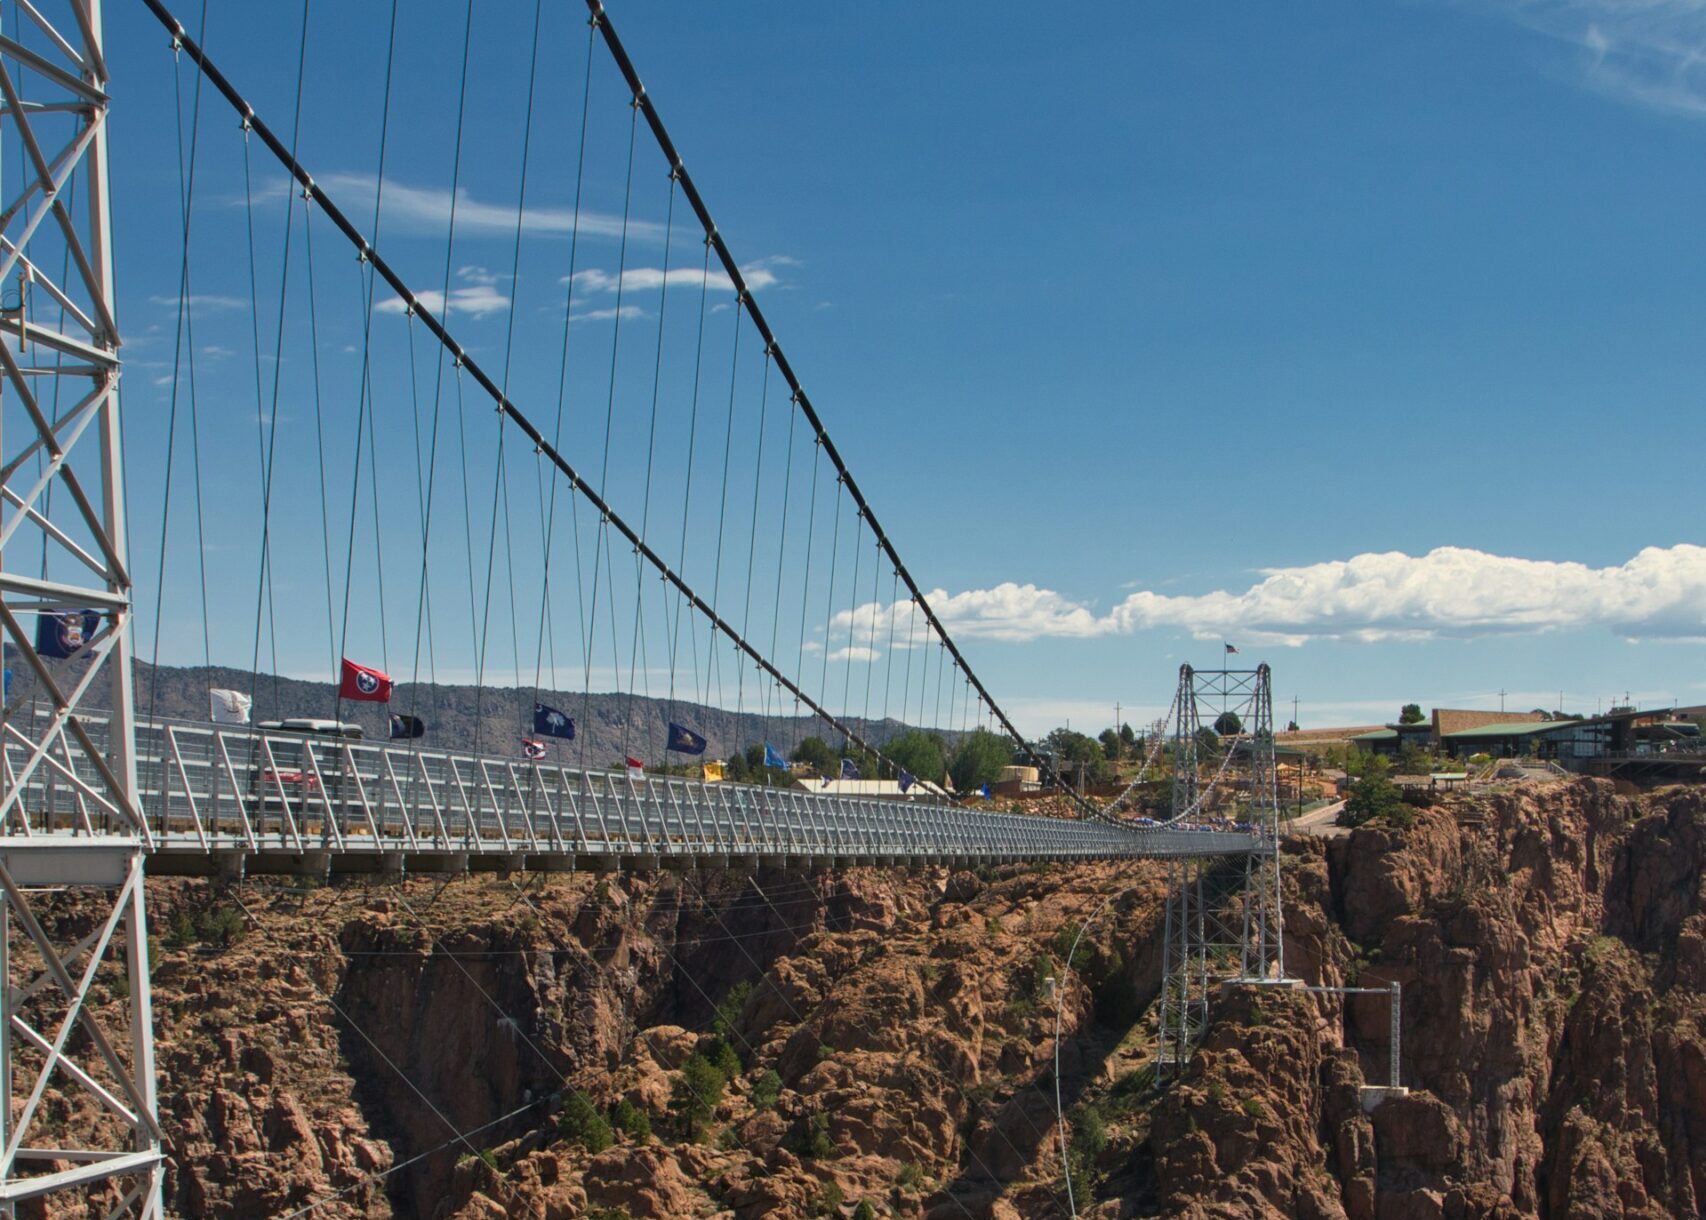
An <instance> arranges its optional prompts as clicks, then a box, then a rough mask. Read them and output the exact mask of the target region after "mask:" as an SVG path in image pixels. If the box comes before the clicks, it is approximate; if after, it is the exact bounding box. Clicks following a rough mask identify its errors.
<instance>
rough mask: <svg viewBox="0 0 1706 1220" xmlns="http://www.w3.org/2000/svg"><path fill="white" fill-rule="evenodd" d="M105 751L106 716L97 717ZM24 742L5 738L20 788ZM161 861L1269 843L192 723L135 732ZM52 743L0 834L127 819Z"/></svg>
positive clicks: (1174, 848) (1002, 850)
mask: <svg viewBox="0 0 1706 1220" xmlns="http://www.w3.org/2000/svg"><path fill="white" fill-rule="evenodd" d="M86 723H87V724H88V728H89V730H90V732H91V734H92V735H93V736H95V738H96V741H97V744H99V743H100V741H101V734H102V733H103V732H104V731H105V725H104V724H103V723H101V722H100V721H98V720H96V719H94V718H90V719H89V720H88V721H87V722H86ZM23 748H24V747H23V746H22V745H21V744H20V743H19V742H15V741H13V740H10V739H9V740H8V741H7V743H6V749H5V754H4V768H3V773H0V782H4V783H5V784H6V786H7V788H8V790H9V789H10V788H11V787H12V786H13V784H14V777H15V776H16V775H17V768H16V766H15V762H16V760H17V759H18V758H19V757H21V754H20V751H21V750H22V749H23ZM136 758H137V775H138V788H139V801H140V805H141V813H142V815H143V818H144V819H145V821H146V823H147V826H148V830H149V833H150V835H151V837H152V840H153V845H152V848H151V854H153V855H155V856H159V855H176V856H184V855H215V854H222V853H240V854H243V855H249V856H253V855H259V854H263V853H272V854H285V855H295V856H304V855H308V854H310V853H331V854H337V855H350V854H368V855H372V854H381V855H392V854H397V853H403V854H406V855H410V856H416V857H419V856H423V855H431V854H437V855H444V854H454V853H472V854H501V855H505V856H516V855H523V856H558V857H586V858H598V857H606V858H628V859H633V860H637V861H645V862H662V861H663V860H664V859H666V858H671V857H760V858H774V857H787V858H796V859H813V860H819V859H821V860H832V859H852V858H868V859H872V860H878V861H882V860H889V861H898V860H908V861H910V860H920V861H931V860H949V859H977V860H1018V859H1098V858H1100V859H1107V858H1144V857H1179V856H1210V855H1216V856H1218V855H1233V854H1241V853H1244V852H1248V851H1253V850H1263V849H1264V848H1271V843H1269V842H1268V841H1267V840H1266V839H1265V838H1264V837H1263V836H1261V835H1259V834H1248V833H1242V832H1237V831H1228V830H1208V829H1197V828H1190V829H1186V828H1172V827H1166V826H1158V827H1141V828H1140V827H1129V826H1119V825H1110V824H1107V823H1104V822H1093V821H1076V820H1066V819H1059V818H1049V817H1038V816H1031V815H1025V814H1013V813H998V812H995V811H993V810H982V809H976V808H968V807H965V806H960V805H955V804H952V803H948V802H944V801H941V800H940V799H938V798H928V797H920V798H914V799H907V798H896V797H882V798H872V797H850V796H844V795H839V794H834V793H816V792H812V791H809V790H806V789H801V788H765V787H757V786H752V785H746V784H733V783H706V782H703V781H700V780H691V779H683V778H678V777H671V776H653V775H643V776H630V775H629V774H627V773H626V772H625V771H608V770H600V769H586V768H578V767H569V766H562V765H556V764H552V763H548V762H534V761H529V760H524V759H518V758H510V757H502V756H497V755H487V754H474V753H456V752H448V751H443V750H429V749H423V748H420V747H419V746H418V744H415V743H406V742H396V743H380V742H368V741H360V740H350V739H343V738H337V737H330V736H322V735H314V734H302V733H288V732H274V731H267V732H261V731H258V730H255V729H253V728H249V727H244V726H219V725H211V724H204V723H192V722H183V721H169V720H163V721H156V722H147V723H142V724H140V725H139V726H138V729H137V748H136ZM76 760H77V754H76V752H75V751H74V750H67V749H63V748H56V749H55V750H54V751H53V754H52V756H51V757H50V759H49V760H48V762H47V764H46V765H44V766H41V767H38V768H37V770H36V772H35V774H34V775H32V776H31V777H30V778H29V780H28V782H27V783H26V784H25V791H24V792H23V794H22V799H21V800H20V801H19V802H18V804H17V807H16V809H15V810H14V814H13V816H12V817H11V818H9V819H8V820H7V823H6V825H5V826H4V828H3V830H4V833H6V834H10V835H24V836H41V835H51V836H56V837H57V836H79V835H89V834H98V833H102V832H104V831H111V830H114V829H117V828H118V827H117V826H116V825H115V823H116V822H117V821H118V819H117V816H116V815H117V813H118V811H117V810H116V809H114V808H113V807H112V806H111V804H110V802H109V801H108V800H107V799H106V798H105V797H104V796H103V795H102V793H101V791H100V789H99V787H98V785H96V784H95V783H94V782H93V777H92V776H91V775H85V774H83V773H82V768H79V766H78V765H77V761H76Z"/></svg>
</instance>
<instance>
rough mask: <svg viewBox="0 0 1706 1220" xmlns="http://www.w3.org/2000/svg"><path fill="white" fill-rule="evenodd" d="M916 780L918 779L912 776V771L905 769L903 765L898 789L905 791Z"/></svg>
mask: <svg viewBox="0 0 1706 1220" xmlns="http://www.w3.org/2000/svg"><path fill="white" fill-rule="evenodd" d="M917 782H918V781H917V780H916V779H914V778H913V777H912V772H910V771H908V770H906V769H905V768H904V767H903V768H901V772H900V790H901V791H902V792H905V791H906V790H907V789H908V788H910V787H912V785H914V784H916V783H917Z"/></svg>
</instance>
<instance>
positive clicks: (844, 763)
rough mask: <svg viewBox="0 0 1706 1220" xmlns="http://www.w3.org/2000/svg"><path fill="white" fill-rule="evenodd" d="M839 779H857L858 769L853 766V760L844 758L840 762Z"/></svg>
mask: <svg viewBox="0 0 1706 1220" xmlns="http://www.w3.org/2000/svg"><path fill="white" fill-rule="evenodd" d="M841 778H842V779H858V778H859V768H858V767H856V766H854V765H853V760H852V759H851V758H844V759H842V760H841Z"/></svg>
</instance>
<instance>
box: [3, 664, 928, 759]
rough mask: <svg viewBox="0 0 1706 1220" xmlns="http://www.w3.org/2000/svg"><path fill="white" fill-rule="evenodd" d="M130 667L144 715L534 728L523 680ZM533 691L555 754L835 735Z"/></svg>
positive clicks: (439, 728)
mask: <svg viewBox="0 0 1706 1220" xmlns="http://www.w3.org/2000/svg"><path fill="white" fill-rule="evenodd" d="M54 664H55V665H56V666H57V665H66V664H70V663H67V662H55V663H54ZM21 668H22V667H21V666H17V665H14V666H13V670H14V690H13V694H14V698H15V699H16V698H23V697H27V696H28V695H29V693H30V687H31V686H32V685H33V680H32V679H31V678H30V676H29V674H28V673H27V672H24V673H19V672H18V671H19V670H20V669H21ZM133 669H134V673H135V676H136V709H137V714H138V715H139V716H143V717H149V716H153V717H158V718H163V719H174V720H192V721H205V720H207V719H208V691H209V690H210V689H215V688H223V689H229V690H238V691H242V692H244V693H250V691H251V688H253V695H254V699H255V706H254V711H253V716H252V718H253V719H254V720H281V719H284V718H286V717H292V716H314V717H326V718H330V717H332V716H334V715H339V716H341V717H342V719H344V720H345V721H348V722H352V723H355V724H359V725H360V726H361V727H362V731H363V733H364V734H365V735H366V737H367V738H368V739H369V740H375V739H377V740H384V739H385V738H386V737H387V736H388V735H389V717H390V714H391V713H392V712H401V713H404V714H407V715H413V716H419V717H420V718H421V719H422V720H423V721H425V723H426V735H425V737H424V738H423V742H424V743H425V744H427V745H429V746H431V747H434V748H438V749H451V750H473V749H476V748H478V749H479V750H481V751H484V752H488V753H493V754H511V753H514V754H519V753H520V749H521V739H522V738H523V737H532V736H534V733H533V704H534V692H533V690H532V689H531V688H516V687H504V688H491V687H488V688H486V689H485V690H484V691H482V690H481V689H480V688H478V687H475V686H471V685H456V684H445V683H439V684H434V683H427V682H422V683H408V682H402V683H398V684H397V686H396V688H395V690H394V691H393V693H392V697H391V702H390V703H355V702H351V701H349V700H345V701H344V702H343V704H342V708H341V711H340V709H339V704H338V698H337V688H336V687H335V686H334V685H332V684H331V683H328V682H309V681H304V680H302V679H299V678H285V677H279V676H275V675H272V674H260V675H258V676H257V675H254V674H251V673H250V672H249V671H247V670H242V669H235V668H231V667H229V666H219V665H216V666H212V667H205V668H204V667H202V666H175V665H161V666H159V667H155V666H151V665H149V664H147V663H146V662H143V661H136V662H134V663H133ZM538 698H539V701H540V702H543V703H546V704H549V705H550V706H552V707H555V708H558V709H560V710H561V711H563V712H564V713H566V714H567V715H568V716H570V717H571V718H572V719H573V720H574V722H575V730H576V733H575V740H574V741H562V740H552V741H550V743H549V745H550V750H551V754H550V757H552V758H553V759H555V760H557V761H559V762H571V763H576V764H578V763H581V762H585V763H586V764H587V765H589V766H606V765H610V764H612V763H616V764H620V763H621V761H622V759H623V757H624V756H625V755H628V754H632V755H634V756H635V757H637V758H639V759H640V760H641V761H643V762H645V763H647V764H649V765H655V764H659V763H664V762H673V763H690V762H693V761H694V758H693V756H690V755H685V754H678V753H668V752H666V751H665V749H664V742H665V738H666V735H667V731H668V725H669V723H670V721H671V720H673V721H675V722H676V723H678V724H681V725H685V726H686V727H687V728H689V729H691V730H692V731H693V732H695V733H697V734H699V735H700V736H701V737H703V738H705V742H706V747H705V753H704V758H706V759H707V760H710V759H718V758H727V757H729V755H730V754H732V753H734V752H735V751H738V750H744V749H745V748H746V747H748V746H750V745H753V744H754V743H757V742H762V741H768V742H770V743H771V744H772V745H774V746H775V747H776V748H777V749H779V750H781V751H782V753H784V754H790V753H792V752H793V749H794V747H795V746H797V745H798V744H799V743H800V741H801V740H802V739H803V738H805V737H808V736H812V735H816V736H818V737H822V738H823V739H824V740H825V741H828V742H829V743H830V744H831V745H834V746H838V745H840V742H839V740H837V735H836V734H835V732H834V730H832V729H831V728H830V726H829V725H828V724H826V723H824V722H823V721H822V720H819V719H818V718H817V717H816V716H812V715H805V716H794V715H791V714H790V715H787V716H774V715H773V716H769V717H766V716H764V715H763V714H762V713H760V712H752V711H745V712H735V711H729V710H727V709H724V708H716V707H708V706H706V705H704V704H700V703H695V702H692V701H689V700H682V699H676V700H674V701H673V702H672V701H670V700H668V699H658V698H648V697H647V696H645V695H632V696H630V695H627V694H622V693H604V694H590V695H589V694H586V693H584V692H581V691H569V690H541V691H540V692H539V696H538ZM790 704H791V700H790ZM791 710H792V709H791V707H790V711H791ZM842 722H843V723H844V724H846V725H847V726H848V727H850V728H851V729H852V730H853V731H854V732H855V733H858V734H859V735H860V736H861V737H863V738H864V739H865V740H866V741H868V742H871V743H872V744H874V745H881V744H882V743H884V742H886V741H889V740H891V739H892V738H894V737H897V736H899V735H900V734H902V733H905V732H907V731H909V729H910V728H911V727H912V726H909V725H906V724H902V723H901V722H900V721H899V720H897V719H895V718H893V717H889V718H887V719H882V720H871V719H865V718H863V717H847V718H843V721H842ZM941 735H942V736H943V737H944V738H945V739H947V740H948V741H949V742H950V743H952V742H954V741H956V740H957V739H958V738H959V736H960V734H958V733H952V732H942V734H941Z"/></svg>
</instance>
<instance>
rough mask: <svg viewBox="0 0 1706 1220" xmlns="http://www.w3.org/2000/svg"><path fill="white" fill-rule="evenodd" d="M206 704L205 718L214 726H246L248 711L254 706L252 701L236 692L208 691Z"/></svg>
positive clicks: (241, 693)
mask: <svg viewBox="0 0 1706 1220" xmlns="http://www.w3.org/2000/svg"><path fill="white" fill-rule="evenodd" d="M207 702H208V711H207V718H208V719H209V720H211V721H213V723H214V724H248V723H249V709H250V708H251V707H253V706H254V705H255V701H254V700H253V699H251V698H249V696H247V695H245V694H244V693H243V692H242V691H237V690H217V689H216V690H210V691H208V692H207Z"/></svg>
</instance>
